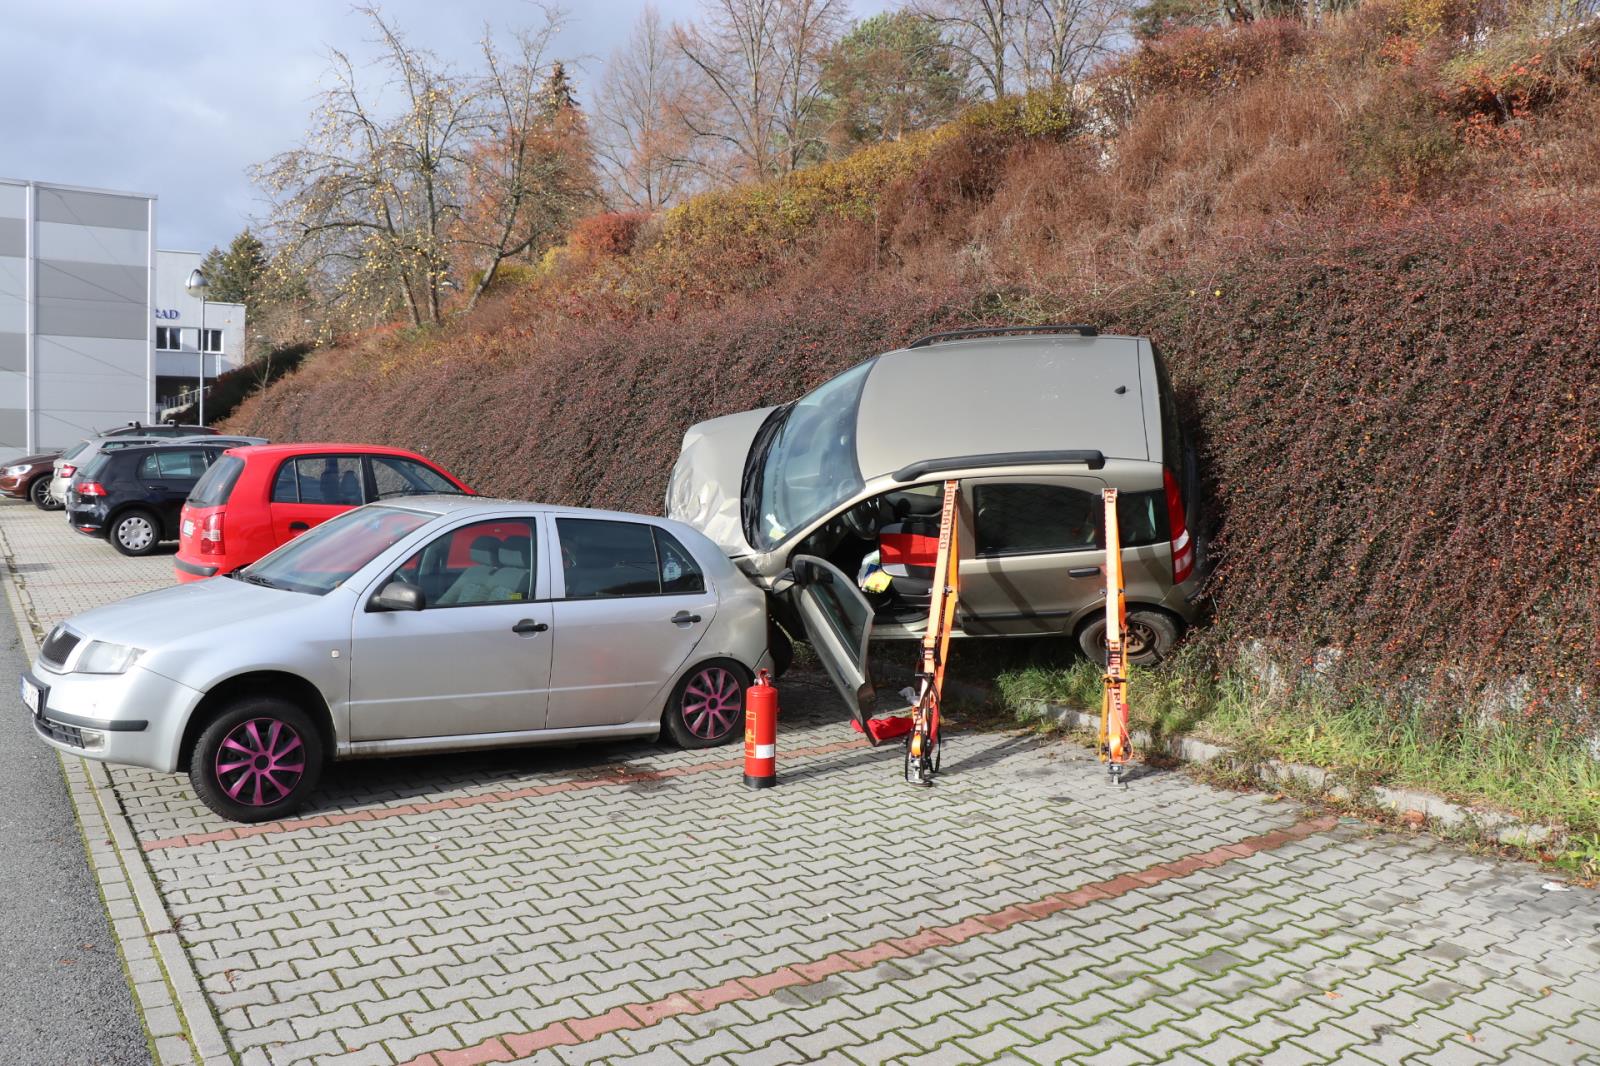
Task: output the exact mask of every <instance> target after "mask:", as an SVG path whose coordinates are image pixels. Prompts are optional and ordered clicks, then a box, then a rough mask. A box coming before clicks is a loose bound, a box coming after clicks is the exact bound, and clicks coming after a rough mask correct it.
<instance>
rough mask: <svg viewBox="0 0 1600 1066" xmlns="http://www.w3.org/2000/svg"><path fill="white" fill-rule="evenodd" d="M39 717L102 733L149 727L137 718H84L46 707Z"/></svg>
mask: <svg viewBox="0 0 1600 1066" xmlns="http://www.w3.org/2000/svg"><path fill="white" fill-rule="evenodd" d="M39 717H41V718H43V719H44V720H45V721H47V722H55V723H57V724H58V725H70V726H73V727H75V728H77V729H98V730H99V731H100V732H102V733H143V732H144V731H145V730H146V729H149V728H150V723H149V722H147V721H145V720H143V719H139V718H127V719H119V720H118V721H115V722H103V721H101V720H100V719H98V718H84V717H83V716H81V715H76V714H68V713H67V712H65V711H53V710H51V709H50V708H48V707H46V708H45V710H44V713H43V714H41V715H40V716H39Z"/></svg>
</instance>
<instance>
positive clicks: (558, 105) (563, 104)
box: [539, 59, 578, 117]
mask: <svg viewBox="0 0 1600 1066" xmlns="http://www.w3.org/2000/svg"><path fill="white" fill-rule="evenodd" d="M539 102H540V106H541V107H542V108H543V110H544V113H545V115H546V116H550V117H553V116H556V115H559V114H560V113H561V112H563V111H577V110H578V96H577V93H576V92H574V91H573V88H572V78H571V77H569V76H568V74H567V65H566V64H565V63H563V62H561V61H560V60H559V59H558V60H556V62H555V63H554V64H553V65H552V66H551V67H550V74H549V76H548V77H547V78H545V80H544V87H543V88H542V89H540V90H539Z"/></svg>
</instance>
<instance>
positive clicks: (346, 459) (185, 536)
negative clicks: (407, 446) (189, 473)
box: [173, 444, 473, 581]
mask: <svg viewBox="0 0 1600 1066" xmlns="http://www.w3.org/2000/svg"><path fill="white" fill-rule="evenodd" d="M435 493H449V494H461V495H467V496H470V495H472V494H473V493H472V490H471V489H469V488H467V486H465V485H463V484H462V483H461V482H460V481H459V480H458V479H457V478H456V477H455V476H454V475H453V474H451V473H450V472H449V471H448V470H445V469H443V468H442V467H440V466H437V465H435V464H434V463H430V462H429V461H428V460H426V459H424V458H423V457H422V456H420V455H418V454H416V453H415V452H408V451H403V450H401V449H399V448H382V447H378V446H376V445H372V444H261V445H256V446H254V447H249V448H230V449H229V450H228V451H226V452H224V453H223V455H222V458H220V459H218V460H217V461H216V462H215V463H213V464H212V465H211V468H210V469H209V470H207V471H206V472H205V475H204V476H203V477H201V479H200V480H199V482H197V483H196V484H195V487H194V489H193V491H191V492H190V493H189V500H188V502H187V503H186V504H184V507H183V513H182V515H181V517H180V518H179V523H178V556H177V558H176V560H174V563H173V566H174V568H175V569H176V571H177V577H178V580H179V581H199V580H201V579H203V578H208V577H212V576H214V575H216V574H226V573H230V572H232V571H234V570H237V569H239V568H240V567H241V566H248V565H249V564H250V563H253V562H255V561H256V560H257V559H259V558H261V557H262V556H263V555H265V554H267V553H268V552H270V551H272V550H273V549H274V548H276V547H278V545H280V544H282V543H284V542H285V541H288V540H290V539H292V538H294V537H297V536H299V535H300V534H301V533H304V532H305V531H306V530H308V529H310V528H311V527H312V526H315V525H319V524H320V523H322V522H326V521H327V520H328V519H330V518H332V517H333V516H334V515H337V514H343V513H344V512H345V511H348V510H350V509H351V508H353V507H360V506H361V505H362V504H365V503H372V502H373V501H375V500H392V499H396V498H399V497H402V496H424V495H433V494H435Z"/></svg>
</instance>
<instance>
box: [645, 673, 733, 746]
mask: <svg viewBox="0 0 1600 1066" xmlns="http://www.w3.org/2000/svg"><path fill="white" fill-rule="evenodd" d="M749 687H750V671H749V670H747V669H745V668H744V666H742V665H741V664H739V663H737V662H734V661H733V660H732V659H708V660H707V661H705V662H703V663H698V664H696V665H695V667H694V668H693V669H692V670H690V671H689V672H688V673H686V674H684V675H683V679H682V680H681V681H679V682H678V685H677V687H676V688H674V689H673V690H672V698H671V699H669V700H667V709H666V713H665V714H664V715H663V716H662V719H661V721H662V726H663V728H664V729H665V730H666V733H667V736H669V737H671V738H672V742H673V743H674V744H676V745H677V746H678V747H680V748H690V749H693V748H714V747H716V746H717V745H719V744H726V743H728V742H729V741H731V740H732V739H733V738H734V737H736V736H739V735H740V734H741V732H742V731H743V727H744V694H745V690H746V689H748V688H749Z"/></svg>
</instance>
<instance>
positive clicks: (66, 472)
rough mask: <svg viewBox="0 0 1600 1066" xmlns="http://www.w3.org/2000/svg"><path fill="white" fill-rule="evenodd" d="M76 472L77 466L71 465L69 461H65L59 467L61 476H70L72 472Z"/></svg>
mask: <svg viewBox="0 0 1600 1066" xmlns="http://www.w3.org/2000/svg"><path fill="white" fill-rule="evenodd" d="M77 472H78V468H77V467H75V466H73V465H72V464H71V463H65V464H63V465H62V467H61V476H62V477H71V476H72V475H73V474H76V473H77Z"/></svg>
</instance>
